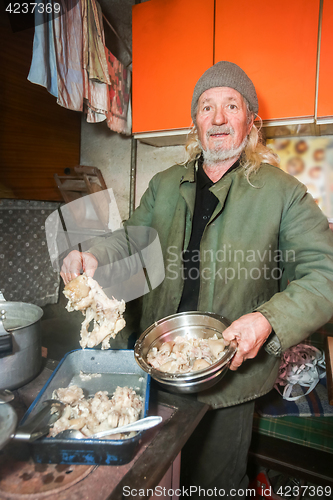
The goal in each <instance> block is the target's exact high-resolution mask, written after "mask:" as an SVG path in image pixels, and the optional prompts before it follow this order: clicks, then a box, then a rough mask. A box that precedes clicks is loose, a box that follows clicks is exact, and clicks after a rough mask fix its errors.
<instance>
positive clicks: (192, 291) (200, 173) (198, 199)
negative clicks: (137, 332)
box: [178, 158, 239, 312]
mask: <svg viewBox="0 0 333 500" xmlns="http://www.w3.org/2000/svg"><path fill="white" fill-rule="evenodd" d="M202 164H203V160H202V158H200V160H199V161H198V170H197V172H196V193H195V205H194V213H193V221H192V233H191V238H190V241H189V244H188V247H187V250H186V251H184V254H183V276H184V289H183V294H182V297H181V299H180V304H179V307H178V312H184V311H196V310H197V307H198V299H199V290H200V242H201V238H202V235H203V232H204V229H205V227H206V225H207V223H208V222H209V220H210V218H211V216H212V215H213V212H214V210H215V208H216V205H217V203H218V199H217V198H216V196H215V195H214V194H213V193H212V192H211V191H209V188H210V187H211V186H213V185H214V182H213V181H211V180H210V178H209V177H208V176H207V174H206V173H205V171H204V169H203V167H202ZM238 166H239V160H237V161H236V163H234V165H232V167H231V168H229V170H227V172H226V173H225V174H224V175H227V174H228V173H229V172H231V171H232V170H234V169H235V168H237V167H238Z"/></svg>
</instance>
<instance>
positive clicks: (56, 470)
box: [0, 456, 96, 500]
mask: <svg viewBox="0 0 333 500" xmlns="http://www.w3.org/2000/svg"><path fill="white" fill-rule="evenodd" d="M95 468H96V466H95V465H69V464H36V463H35V462H34V461H33V460H32V459H30V460H28V461H26V462H21V461H17V460H15V459H13V458H10V457H8V456H3V457H0V498H1V500H7V499H8V500H11V499H14V500H15V499H20V500H22V499H25V500H30V499H35V498H44V497H47V496H49V495H54V494H55V493H58V492H60V491H63V490H65V489H67V488H69V487H71V486H73V485H74V484H76V483H78V482H79V481H81V480H82V479H84V478H85V477H87V476H88V475H89V474H90V473H91V472H92V471H93V470H94V469H95ZM53 498H54V497H53Z"/></svg>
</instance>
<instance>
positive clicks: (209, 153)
mask: <svg viewBox="0 0 333 500" xmlns="http://www.w3.org/2000/svg"><path fill="white" fill-rule="evenodd" d="M247 142H248V136H246V137H245V138H244V140H243V142H242V143H241V144H240V145H239V146H238V148H234V147H231V148H228V149H220V148H216V149H207V150H205V149H203V147H202V144H201V142H200V140H199V146H200V148H201V150H202V155H203V158H204V163H205V165H207V166H213V165H215V164H216V163H219V162H221V161H224V160H230V159H231V158H235V157H237V158H238V157H239V156H240V155H241V154H242V152H243V151H244V149H245V147H246V145H247Z"/></svg>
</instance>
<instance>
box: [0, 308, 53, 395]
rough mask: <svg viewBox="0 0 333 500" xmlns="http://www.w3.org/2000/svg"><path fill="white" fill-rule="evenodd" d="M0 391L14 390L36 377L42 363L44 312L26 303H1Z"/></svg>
mask: <svg viewBox="0 0 333 500" xmlns="http://www.w3.org/2000/svg"><path fill="white" fill-rule="evenodd" d="M0 311H1V319H2V323H3V327H4V328H5V330H6V331H5V332H4V333H3V335H1V336H0V342H1V344H2V349H1V350H0V389H17V388H18V387H21V386H22V385H24V384H27V383H28V382H30V380H32V379H33V378H35V377H36V376H37V374H38V373H39V371H40V369H41V364H42V341H41V325H40V319H41V317H42V316H43V310H42V309H41V308H40V307H38V306H35V305H34V304H27V303H25V302H6V301H4V302H0Z"/></svg>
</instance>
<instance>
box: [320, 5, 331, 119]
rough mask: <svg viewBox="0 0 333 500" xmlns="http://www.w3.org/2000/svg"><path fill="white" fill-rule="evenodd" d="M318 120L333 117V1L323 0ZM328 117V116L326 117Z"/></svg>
mask: <svg viewBox="0 0 333 500" xmlns="http://www.w3.org/2000/svg"><path fill="white" fill-rule="evenodd" d="M317 116H318V122H319V123H320V121H321V120H323V121H325V119H328V121H330V122H331V123H332V117H333V2H332V0H324V2H323V15H322V28H321V43H320V59H319V81H318V109H317ZM328 117H330V118H328Z"/></svg>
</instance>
